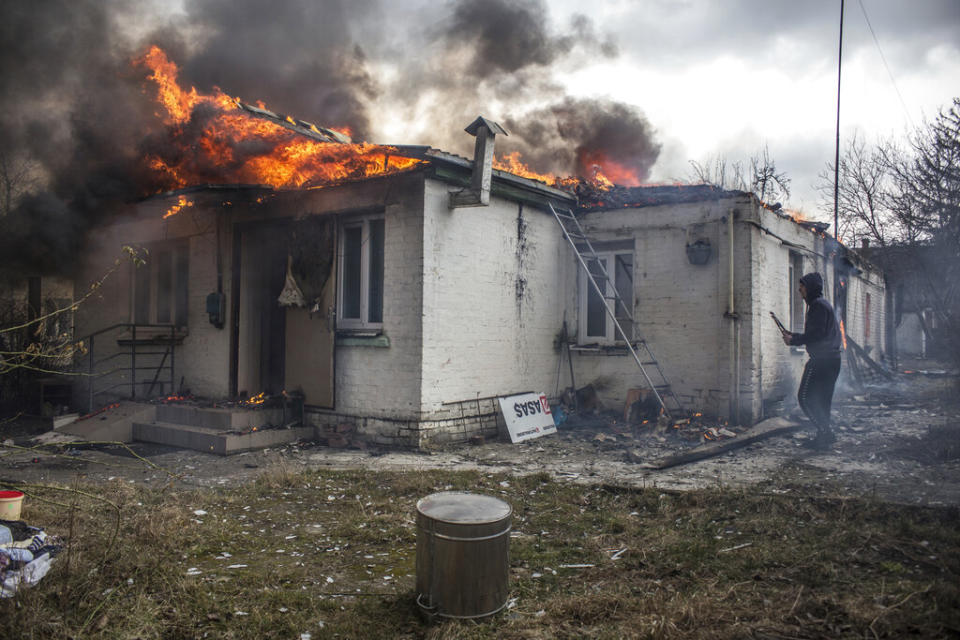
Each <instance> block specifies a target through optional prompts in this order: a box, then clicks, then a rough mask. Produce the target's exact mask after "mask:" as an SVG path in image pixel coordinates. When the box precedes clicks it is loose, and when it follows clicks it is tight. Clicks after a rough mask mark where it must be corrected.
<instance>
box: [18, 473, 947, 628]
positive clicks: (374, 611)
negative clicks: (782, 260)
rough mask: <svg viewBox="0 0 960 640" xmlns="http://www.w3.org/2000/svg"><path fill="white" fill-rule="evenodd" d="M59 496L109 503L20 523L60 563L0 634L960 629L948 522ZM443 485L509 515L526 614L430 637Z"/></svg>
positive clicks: (642, 509) (568, 488)
mask: <svg viewBox="0 0 960 640" xmlns="http://www.w3.org/2000/svg"><path fill="white" fill-rule="evenodd" d="M66 489H76V490H78V491H82V492H84V494H90V495H96V496H99V498H101V499H100V500H97V499H93V498H91V497H90V495H84V494H81V493H76V492H74V491H50V490H34V491H33V492H32V493H33V495H31V496H30V498H29V499H28V501H27V503H26V505H25V510H24V519H25V520H26V521H28V522H30V523H34V524H38V525H41V526H44V527H45V528H46V529H47V531H48V532H49V533H51V534H55V535H61V536H64V537H65V539H66V540H65V542H66V544H67V549H66V550H65V551H64V553H63V554H62V555H61V556H60V558H58V560H57V562H56V563H55V565H54V568H53V569H52V570H51V572H50V574H49V575H48V576H47V577H46V578H44V580H43V581H42V582H41V583H40V584H39V585H38V586H36V587H34V588H32V589H25V590H22V591H21V592H20V593H19V594H18V595H17V596H16V597H15V598H12V599H8V600H4V601H0V637H4V638H79V637H83V638H99V637H102V638H203V637H216V638H299V637H300V634H302V633H305V632H309V633H310V634H311V635H312V637H313V638H324V637H341V638H430V639H435V640H440V639H443V640H450V639H459V638H463V639H476V638H518V639H519V638H525V639H529V638H580V637H591V638H743V637H754V638H782V637H851V638H853V637H857V638H863V637H869V638H874V637H877V638H882V637H891V638H892V637H905V636H916V637H943V636H950V635H951V634H957V633H960V613H958V609H957V607H956V603H957V602H958V601H960V587H958V585H960V576H958V573H960V557H958V554H957V552H956V551H957V549H958V548H960V532H958V530H957V527H956V522H957V515H958V514H957V510H956V509H934V508H919V507H904V506H897V505H890V504H885V503H879V502H874V501H870V500H863V499H854V498H845V497H842V496H840V495H837V494H833V493H829V492H827V493H817V494H816V495H812V494H811V495H803V494H801V493H800V492H799V491H791V492H790V493H789V494H777V493H773V492H770V491H765V490H763V489H748V490H737V491H730V490H720V489H715V490H702V491H691V492H685V493H674V492H665V491H662V490H658V489H642V490H641V489H637V490H634V489H624V488H620V487H614V486H601V485H597V486H582V485H573V484H568V483H564V482H557V481H554V480H553V479H551V477H550V476H549V475H547V474H543V473H541V474H536V475H531V476H526V477H520V478H518V477H510V476H505V475H496V474H484V473H479V472H448V471H424V472H416V473H413V472H411V473H394V472H370V471H356V472H352V471H351V472H339V471H336V472H335V471H299V470H295V469H290V468H285V467H283V466H277V467H275V468H271V469H268V470H266V471H265V472H264V473H263V474H262V475H261V476H260V477H259V478H258V479H257V480H256V481H255V482H252V483H249V484H247V485H244V486H240V487H235V488H229V489H217V490H212V489H211V490H191V491H184V490H173V489H167V490H162V491H161V490H150V489H143V488H135V487H133V486H132V485H129V484H125V483H121V482H116V483H110V484H107V485H105V486H97V487H90V486H82V485H76V486H74V487H69V488H66ZM441 490H469V491H477V492H482V493H487V494H491V495H495V496H498V497H500V498H502V499H504V500H506V501H507V502H509V503H510V504H511V505H512V506H513V509H514V515H513V527H514V537H513V538H512V539H511V545H510V552H511V556H510V571H511V576H510V589H511V596H510V597H511V599H512V600H513V599H515V600H514V602H515V605H514V606H513V607H511V608H510V609H509V610H507V611H506V612H504V613H502V614H500V615H498V616H496V617H494V618H492V619H490V620H488V621H486V622H481V623H456V622H446V623H442V624H435V625H428V624H426V623H425V622H424V621H423V620H421V618H420V617H419V615H418V612H417V609H416V606H415V604H414V597H415V593H414V588H415V561H416V558H415V554H416V527H415V505H416V502H417V500H418V499H420V498H422V497H424V496H425V495H427V494H429V493H432V492H434V491H441ZM44 498H46V499H49V500H52V502H44V501H43V499H44ZM102 500H108V501H109V502H110V503H112V504H113V505H116V507H117V508H118V509H119V511H117V509H114V507H111V506H109V505H108V504H107V503H106V502H103V501H102ZM118 513H119V519H118V517H117V515H118ZM115 531H117V534H116V539H115V542H113V543H112V544H111V540H113V536H114V532H115ZM564 565H592V566H588V567H585V568H584V567H580V568H569V567H565V566H564Z"/></svg>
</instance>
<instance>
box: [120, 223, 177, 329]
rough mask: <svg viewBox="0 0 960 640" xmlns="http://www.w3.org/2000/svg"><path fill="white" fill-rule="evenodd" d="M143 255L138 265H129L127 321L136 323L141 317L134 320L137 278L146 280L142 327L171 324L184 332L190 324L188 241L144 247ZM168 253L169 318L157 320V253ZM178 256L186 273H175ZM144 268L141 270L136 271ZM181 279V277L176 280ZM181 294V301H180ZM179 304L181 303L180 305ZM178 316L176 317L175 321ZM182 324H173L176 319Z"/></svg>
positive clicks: (173, 241)
mask: <svg viewBox="0 0 960 640" xmlns="http://www.w3.org/2000/svg"><path fill="white" fill-rule="evenodd" d="M146 249H147V253H146V256H145V258H144V259H145V263H144V264H141V265H131V269H132V270H133V271H132V274H131V278H130V321H131V322H133V323H137V322H138V321H142V320H143V318H138V317H137V297H138V295H139V294H140V293H141V292H138V291H137V286H138V279H139V278H140V277H142V278H145V279H146V281H147V282H146V288H147V291H146V296H147V300H146V309H145V311H146V315H147V317H146V322H144V323H143V324H173V325H176V326H177V328H178V329H186V328H187V327H188V326H189V324H190V284H191V283H190V242H189V240H188V239H184V238H180V239H177V240H172V241H165V242H157V243H153V244H151V245H147V247H146ZM163 251H168V252H170V265H169V269H170V271H169V273H168V274H166V275H167V276H168V277H169V278H170V301H169V305H170V315H171V317H169V318H159V317H158V314H159V312H160V270H161V265H160V263H159V261H158V256H159V255H160V253H161V252H163ZM178 256H182V257H183V258H184V260H185V264H186V273H182V274H181V273H179V272H178V269H177V267H178V261H177V259H178ZM141 269H144V270H145V271H140V270H141ZM178 276H181V277H178ZM181 294H182V296H183V299H182V300H180V298H181ZM180 303H182V304H180ZM178 316H179V318H178ZM178 319H180V320H183V322H179V323H178V322H177V320H178Z"/></svg>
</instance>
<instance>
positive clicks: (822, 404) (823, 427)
mask: <svg viewBox="0 0 960 640" xmlns="http://www.w3.org/2000/svg"><path fill="white" fill-rule="evenodd" d="M839 375H840V358H811V359H810V360H807V364H806V365H805V366H804V367H803V376H802V377H801V378H800V390H799V391H798V392H797V400H799V401H800V408H801V409H803V412H804V413H805V414H807V417H808V418H810V422H812V423H813V424H814V426H816V427H817V431H818V432H823V431H830V405H831V404H833V388H834V386H836V384H837V377H838V376H839Z"/></svg>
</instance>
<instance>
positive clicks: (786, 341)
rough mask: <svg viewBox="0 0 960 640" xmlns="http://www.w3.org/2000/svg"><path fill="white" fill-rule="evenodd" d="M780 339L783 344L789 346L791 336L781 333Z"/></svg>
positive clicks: (787, 332) (790, 334) (788, 333)
mask: <svg viewBox="0 0 960 640" xmlns="http://www.w3.org/2000/svg"><path fill="white" fill-rule="evenodd" d="M780 337H781V338H783V344H785V345H789V344H790V340H791V338H793V334H792V333H790V332H789V331H781V332H780Z"/></svg>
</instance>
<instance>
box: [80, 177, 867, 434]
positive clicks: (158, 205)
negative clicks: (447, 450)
mask: <svg viewBox="0 0 960 640" xmlns="http://www.w3.org/2000/svg"><path fill="white" fill-rule="evenodd" d="M449 190H450V186H449V185H447V184H446V183H443V182H441V181H438V180H434V179H429V178H424V174H421V173H412V174H407V175H404V176H394V177H389V178H382V179H378V180H369V181H364V182H361V183H354V184H350V185H342V186H339V187H334V188H329V189H322V190H316V191H309V192H302V193H300V194H299V195H297V196H295V197H294V196H289V197H287V196H285V197H284V198H280V197H278V198H277V202H278V203H280V204H277V205H276V208H275V209H273V210H271V209H269V208H266V209H264V208H260V209H256V208H252V207H251V208H241V207H237V208H236V210H233V211H231V212H229V214H228V215H229V218H228V219H226V220H224V222H223V225H224V226H223V227H222V228H221V251H222V265H223V268H224V291H225V292H226V293H227V294H228V295H229V293H230V291H231V284H230V283H231V274H230V265H231V263H232V260H231V256H230V248H231V246H232V238H231V236H230V232H231V227H232V222H234V221H237V220H243V219H255V218H264V217H270V216H271V215H276V216H290V215H301V214H331V213H332V214H335V215H338V216H339V217H340V218H341V219H343V218H345V217H349V216H350V215H351V214H352V213H355V212H358V211H361V210H371V209H382V210H383V211H384V212H385V213H384V215H385V230H386V238H385V247H384V253H385V255H384V259H385V282H384V291H385V294H384V327H383V332H384V334H385V335H386V336H387V337H388V338H389V347H372V346H338V347H337V349H336V365H335V378H334V381H335V400H336V406H335V408H334V409H333V410H319V409H316V408H311V409H309V411H308V420H309V421H310V422H311V423H313V424H315V425H317V426H322V425H327V424H333V423H340V422H350V423H352V424H354V425H355V427H356V431H357V433H358V434H360V435H361V436H362V437H364V438H365V439H367V440H369V441H371V442H375V443H383V444H389V445H394V446H396V445H402V446H414V447H416V446H423V445H425V444H428V443H430V442H442V441H462V440H466V439H467V438H469V437H470V436H472V435H475V434H482V435H486V436H494V435H496V433H497V431H498V430H499V427H498V424H497V422H498V421H497V419H496V418H497V416H496V414H497V411H496V406H495V404H494V403H493V401H492V400H487V401H483V402H482V403H481V406H480V407H479V408H477V407H476V402H475V400H476V399H477V398H478V397H479V398H488V397H491V396H497V395H507V394H512V393H517V392H521V391H527V390H530V391H543V392H546V393H547V394H548V395H549V396H553V394H554V390H555V388H556V387H557V384H558V379H557V376H558V373H557V372H558V364H559V357H560V355H559V352H558V350H557V339H558V337H559V334H560V331H561V327H562V324H563V322H564V320H565V319H566V320H567V323H568V329H569V331H570V333H571V335H573V336H575V334H576V332H577V330H578V321H577V320H578V297H579V296H580V295H582V292H580V291H579V290H578V273H579V270H580V269H579V265H578V264H577V262H576V260H575V256H574V254H573V252H572V251H571V250H570V248H569V247H568V245H567V244H566V241H565V240H564V239H563V237H562V234H561V232H560V229H559V227H558V226H557V223H556V221H555V220H554V219H553V217H552V215H550V213H549V212H547V211H544V210H542V209H538V208H535V207H532V206H529V205H525V206H523V207H521V206H520V205H519V204H518V203H516V202H512V201H508V200H505V199H502V198H499V197H493V198H492V200H491V203H490V206H488V207H475V208H460V209H453V210H451V209H450V208H449V206H448V198H449V195H448V193H449ZM281 201H282V203H281ZM167 204H168V203H165V202H160V201H158V202H152V203H147V204H144V205H141V206H140V210H139V211H138V216H139V217H137V218H131V219H126V220H119V221H116V222H115V223H114V224H112V225H110V226H108V227H105V228H103V229H100V230H98V231H97V232H96V233H95V234H94V236H93V243H94V247H93V248H92V250H91V251H90V253H89V260H88V261H87V263H86V264H85V265H84V267H83V269H81V270H80V271H79V272H78V274H77V279H76V283H77V291H78V295H82V293H81V292H82V291H84V290H85V289H86V287H87V285H88V283H89V282H90V281H91V280H93V279H95V278H96V277H98V276H99V275H102V273H104V272H105V271H106V270H107V269H108V268H109V266H110V265H112V263H113V260H114V258H115V256H116V255H117V253H118V251H119V247H120V246H121V245H122V244H135V243H149V242H151V241H155V240H157V239H158V238H159V239H172V238H177V237H182V238H187V239H188V242H189V246H190V288H189V320H190V334H189V336H187V337H186V339H185V341H184V344H183V346H182V347H180V348H178V351H177V372H176V374H175V379H176V380H177V381H179V379H180V376H184V384H185V386H187V387H189V388H190V389H191V390H192V391H193V392H194V393H195V394H198V395H206V396H211V397H223V396H224V395H226V393H227V385H228V379H229V359H230V358H229V329H224V330H219V329H216V328H215V327H213V326H212V325H210V324H209V322H208V321H207V317H206V312H205V297H206V295H207V294H208V293H210V292H212V291H214V290H215V288H216V246H215V233H214V231H215V227H214V226H213V221H214V219H215V217H216V214H215V213H214V210H212V209H211V210H204V209H203V208H202V207H195V208H193V209H192V210H190V211H189V212H188V214H187V215H184V214H183V213H181V214H180V215H178V216H175V217H173V218H171V219H169V220H168V221H163V220H162V214H163V211H164V210H165V208H166V205H167ZM217 211H218V213H219V215H221V216H224V213H223V212H221V211H220V210H219V209H217ZM731 211H733V212H734V249H733V255H734V265H735V266H734V275H733V277H734V303H735V308H736V312H737V314H738V316H739V321H738V325H737V326H738V327H739V344H740V351H739V354H740V369H739V370H740V387H739V396H740V404H739V410H740V416H741V422H743V423H749V422H751V421H755V420H757V419H759V418H760V417H761V416H763V415H765V414H770V413H778V412H780V411H782V410H784V409H787V408H789V407H790V406H792V404H793V403H795V400H794V399H793V394H794V393H795V387H796V380H797V379H798V377H799V372H800V370H801V368H802V365H803V361H804V360H805V357H804V356H803V355H801V354H797V353H794V352H792V351H791V350H790V349H789V348H787V347H786V346H784V345H783V344H782V342H781V341H780V337H779V332H778V331H777V330H776V328H775V326H774V324H773V322H772V321H771V320H770V318H769V311H775V312H776V313H777V314H778V315H779V316H780V318H781V319H784V320H787V319H788V318H789V296H790V292H791V290H792V288H794V287H795V286H796V283H789V282H788V268H789V264H790V252H791V245H795V246H794V248H793V249H792V250H794V251H798V252H800V253H801V254H802V255H803V271H804V272H806V271H813V270H819V271H820V272H821V273H822V274H823V275H824V277H825V280H826V281H827V292H826V294H827V296H828V297H830V296H832V292H831V291H830V286H831V283H832V269H831V268H830V267H829V265H828V263H829V259H828V257H827V249H826V247H825V243H826V241H825V240H824V238H822V237H820V236H819V235H817V234H814V233H812V232H810V231H808V230H806V229H804V228H802V227H801V226H799V225H797V224H796V223H795V222H793V221H792V220H789V219H787V218H785V217H783V216H780V215H778V214H775V213H773V212H771V211H768V210H766V209H763V208H760V207H758V205H757V203H756V201H755V200H754V199H752V198H751V197H749V196H735V197H728V198H724V199H720V200H713V201H704V202H698V203H688V204H677V205H669V206H656V207H643V208H632V209H628V208H625V209H617V210H611V211H603V212H594V213H590V214H587V215H585V216H584V217H583V223H584V225H585V227H586V229H587V233H588V235H589V236H590V237H591V238H593V239H595V240H598V241H613V240H616V241H624V240H626V241H632V242H633V246H634V247H635V258H634V296H635V313H634V315H635V317H636V318H637V325H636V329H635V330H636V335H635V338H637V337H640V336H642V337H644V338H646V339H647V340H648V341H649V343H650V345H651V348H652V350H653V352H654V353H655V354H656V357H657V358H658V360H659V361H660V363H661V366H662V368H663V369H664V371H665V373H666V375H667V376H668V378H669V379H670V380H671V382H672V383H673V385H674V389H675V391H676V392H677V394H678V395H679V397H680V400H681V402H682V403H683V404H684V406H685V408H687V409H688V410H690V411H702V412H703V413H705V414H712V415H717V416H721V417H729V416H730V415H731V395H730V392H731V388H730V381H731V366H730V365H731V362H730V355H729V345H730V327H731V320H730V319H729V318H728V317H726V315H725V313H726V312H727V310H728V301H727V292H728V287H729V281H730V280H729V278H730V274H729V267H728V257H729V251H730V249H729V246H730V245H729V235H728V227H727V223H726V219H727V216H728V215H730V213H731ZM225 217H226V216H225ZM696 240H707V241H709V243H710V245H711V247H712V253H711V256H710V259H709V261H708V262H707V264H705V265H702V266H700V265H693V264H690V262H689V261H688V258H687V254H686V250H685V248H686V245H687V244H688V243H692V242H694V241H696ZM854 280H856V281H854ZM131 282H132V268H130V267H128V266H125V267H124V268H122V269H121V270H120V272H119V273H117V274H114V276H112V277H111V279H110V280H109V281H108V282H107V283H106V284H105V286H104V287H103V289H102V290H101V291H100V293H99V295H98V300H96V301H94V303H92V304H89V305H86V308H85V309H84V310H82V312H81V313H80V314H78V319H77V333H78V335H83V334H84V333H89V332H90V331H93V330H96V329H99V328H101V327H104V326H107V325H109V324H113V323H117V322H127V321H129V319H130V317H131V304H132V302H131V297H130V292H131ZM866 291H870V292H871V296H872V302H871V315H872V316H873V317H872V318H871V344H872V345H874V348H875V349H878V350H879V349H882V345H883V344H884V342H883V330H884V323H883V322H882V314H883V305H884V295H883V280H882V278H881V277H880V275H879V274H878V273H876V272H875V271H870V270H866V271H865V275H864V276H863V279H862V281H860V280H857V279H852V281H851V291H850V293H849V303H848V314H849V322H850V325H851V328H852V329H851V330H852V331H854V330H855V331H860V332H861V335H862V327H863V324H862V322H863V318H862V308H863V303H862V299H863V293H864V292H866ZM227 307H228V309H229V308H230V302H229V300H228V304H227ZM858 309H859V310H860V311H858ZM857 313H859V314H860V315H859V316H858V315H857ZM852 335H855V334H852ZM109 346H110V345H109V344H107V345H98V352H99V350H100V349H101V348H109ZM115 346H116V345H115V341H114V343H113V347H114V348H115ZM289 353H291V352H289V351H288V354H289ZM104 355H106V353H104ZM573 361H574V376H575V381H576V386H578V387H582V386H584V385H586V384H594V385H595V386H596V387H597V389H598V391H599V393H600V397H601V399H602V401H603V402H604V403H605V404H606V406H607V407H608V408H610V409H614V410H617V411H619V410H621V409H622V407H623V402H624V399H625V397H626V392H627V390H628V389H630V388H634V387H642V386H646V383H645V381H644V380H643V378H642V376H641V374H640V372H639V370H638V368H637V366H636V364H635V362H634V361H633V359H632V358H631V357H630V356H629V355H624V354H622V353H621V354H619V355H612V354H596V353H592V354H591V353H582V352H581V353H574V355H573ZM559 375H560V380H559V385H560V387H561V388H563V387H566V386H568V385H569V384H570V380H569V374H568V368H567V366H566V364H565V363H564V366H563V368H562V369H561V370H560V374H559ZM471 400H473V401H474V402H470V401H471Z"/></svg>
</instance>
